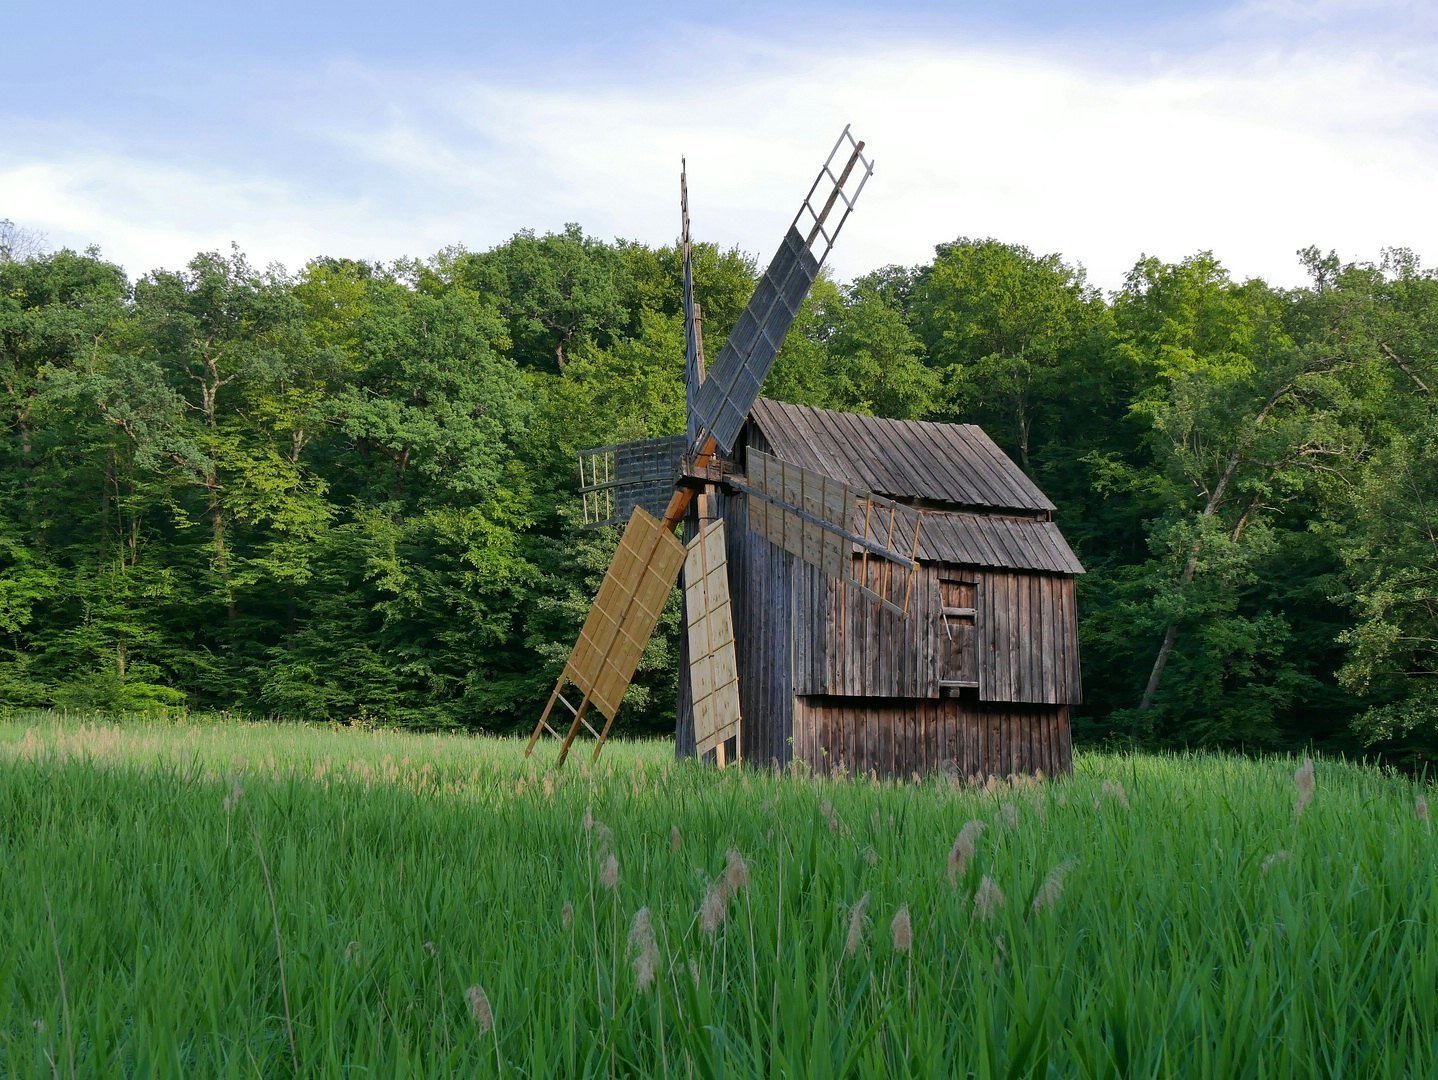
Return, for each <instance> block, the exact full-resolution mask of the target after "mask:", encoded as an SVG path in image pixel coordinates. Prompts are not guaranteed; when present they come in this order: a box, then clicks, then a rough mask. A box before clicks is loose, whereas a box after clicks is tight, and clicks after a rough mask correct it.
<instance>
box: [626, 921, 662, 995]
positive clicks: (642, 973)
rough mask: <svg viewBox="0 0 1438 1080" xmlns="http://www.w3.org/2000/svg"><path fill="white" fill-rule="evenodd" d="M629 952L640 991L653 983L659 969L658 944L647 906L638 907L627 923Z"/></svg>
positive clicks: (635, 980)
mask: <svg viewBox="0 0 1438 1080" xmlns="http://www.w3.org/2000/svg"><path fill="white" fill-rule="evenodd" d="M629 952H630V954H631V955H632V956H633V958H634V983H635V985H636V986H637V987H638V988H639V991H640V993H643V992H644V991H646V990H648V989H649V987H650V986H652V985H653V983H654V973H655V972H656V971H657V970H658V969H659V944H658V942H657V941H655V939H654V923H653V920H652V919H651V918H650V916H649V909H648V908H647V907H642V908H640V909H639V910H638V911H637V912H636V913H635V915H634V921H633V922H632V923H630V924H629Z"/></svg>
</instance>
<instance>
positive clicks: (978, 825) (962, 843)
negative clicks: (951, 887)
mask: <svg viewBox="0 0 1438 1080" xmlns="http://www.w3.org/2000/svg"><path fill="white" fill-rule="evenodd" d="M983 831H984V823H983V822H982V821H970V822H966V823H965V825H964V827H963V828H962V829H960V830H959V835H958V836H957V837H955V838H954V846H953V847H951V848H950V849H949V883H950V884H953V883H954V882H955V881H957V880H958V878H959V875H960V874H962V873H963V872H964V870H965V869H967V868H968V865H969V862H970V861H971V860H972V859H973V857H974V849H975V847H976V846H977V844H978V842H979V834H980V833H982V832H983Z"/></svg>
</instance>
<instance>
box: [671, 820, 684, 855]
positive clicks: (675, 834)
mask: <svg viewBox="0 0 1438 1080" xmlns="http://www.w3.org/2000/svg"><path fill="white" fill-rule="evenodd" d="M682 843H684V838H683V837H682V836H680V835H679V826H678V825H671V826H669V850H670V851H678V850H679V845H681V844H682Z"/></svg>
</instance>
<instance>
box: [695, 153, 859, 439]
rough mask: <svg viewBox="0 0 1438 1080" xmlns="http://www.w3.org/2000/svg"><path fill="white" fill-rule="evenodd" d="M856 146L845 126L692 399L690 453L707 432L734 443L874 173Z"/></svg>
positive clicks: (714, 436)
mask: <svg viewBox="0 0 1438 1080" xmlns="http://www.w3.org/2000/svg"><path fill="white" fill-rule="evenodd" d="M846 143H847V144H848V146H849V148H850V153H849V157H848V159H847V161H846V163H845V165H844V166H843V168H842V170H841V171H840V172H838V173H836V172H834V162H835V159H836V158H837V156H838V154H839V151H840V150H841V149H842V148H843V147H844V146H845V144H846ZM863 150H864V144H863V143H861V142H855V141H854V138H853V136H851V135H850V134H849V129H848V128H847V127H846V128H845V129H844V132H843V134H842V135H840V136H839V141H838V142H836V143H835V144H834V149H833V150H831V151H830V152H829V159H828V160H827V161H825V162H824V167H823V168H822V169H820V170H819V176H818V178H817V179H816V180H815V181H814V185H813V187H811V188H810V189H809V194H808V195H807V196H805V198H804V202H803V204H802V205H801V206H800V207H799V212H798V213H797V214H796V215H795V216H794V222H793V224H791V225H790V226H789V231H788V232H786V233H785V234H784V241H783V243H781V244H780V245H779V250H778V252H777V253H776V254H775V255H774V259H773V261H772V262H771V263H770V264H769V269H768V270H766V271H765V272H764V276H763V277H762V278H760V279H759V285H758V287H757V288H756V289H755V290H754V295H753V296H752V297H751V298H750V300H749V304H748V306H747V307H746V308H745V309H744V313H743V314H742V315H740V316H739V321H738V322H737V323H736V324H735V325H734V329H733V330H732V331H731V332H730V334H729V339H728V340H727V341H725V342H724V347H723V348H722V349H721V350H720V351H719V357H718V359H716V360H715V361H714V365H713V367H712V368H711V369H710V371H709V372H708V375H707V377H706V378H705V380H704V382H703V385H701V386H700V388H699V392H698V393H697V394H696V395H695V397H694V413H695V414H697V416H698V421H699V427H700V429H701V431H700V433H699V435H697V436H695V437H694V438H692V439H691V442H690V449H691V451H697V450H699V449H700V445H699V444H700V443H701V442H702V441H703V437H704V436H706V435H707V436H708V437H710V438H713V440H714V441H715V443H716V444H717V445H718V447H719V449H720V450H721V451H722V452H723V453H726V454H727V453H729V451H730V450H732V449H733V448H734V440H735V439H737V438H738V436H739V429H740V428H742V427H743V426H744V421H745V420H746V419H747V418H748V416H749V409H750V408H751V407H752V406H753V404H754V399H755V398H756V397H758V396H759V387H760V386H762V385H763V383H764V379H765V377H767V376H768V374H769V369H770V368H771V367H773V366H774V357H775V356H776V355H778V352H779V347H780V346H781V345H783V343H784V336H785V335H786V334H787V333H788V332H789V328H790V327H791V326H793V324H794V318H795V316H797V315H798V314H799V307H800V305H801V304H803V302H804V298H805V297H806V296H808V295H809V290H810V288H812V287H813V285H814V280H815V279H816V278H817V277H818V276H819V267H820V266H821V265H823V262H824V259H825V257H827V255H828V254H829V249H830V248H832V247H833V246H834V240H835V239H836V238H837V237H838V235H839V229H840V228H842V227H843V224H844V221H845V220H846V219H847V218H848V216H849V213H850V212H851V211H852V210H853V208H854V203H855V202H857V201H858V198H859V193H860V192H861V191H862V190H863V188H864V184H865V183H866V182H867V180H868V178H869V175H870V174H871V173H872V172H873V171H874V167H873V166H872V165H871V164H870V163H869V162H868V160H867V159H866V158H865V157H864V154H863ZM856 166H858V175H857V178H856V176H855V167H856ZM825 179H828V180H830V181H832V188H831V190H830V191H829V195H828V198H827V200H826V201H825V202H824V204H823V205H822V206H816V205H815V203H814V197H815V195H816V194H817V193H818V191H819V185H820V184H821V183H822V182H823V181H824V180H825ZM850 185H853V190H852V191H849V190H848V188H849V187H850ZM841 203H842V205H843V207H844V210H843V212H842V213H841V214H840V216H839V218H838V220H837V221H835V220H832V213H833V210H834V208H835V206H837V205H839V204H841ZM801 223H802V224H804V225H806V226H807V227H808V230H809V231H808V234H807V236H806V235H805V234H804V233H803V232H801V231H800V225H801Z"/></svg>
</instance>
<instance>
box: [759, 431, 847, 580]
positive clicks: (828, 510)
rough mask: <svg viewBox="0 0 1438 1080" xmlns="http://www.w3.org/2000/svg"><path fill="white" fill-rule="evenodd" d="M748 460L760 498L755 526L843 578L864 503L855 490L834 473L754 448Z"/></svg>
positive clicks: (810, 560) (773, 539) (786, 546)
mask: <svg viewBox="0 0 1438 1080" xmlns="http://www.w3.org/2000/svg"><path fill="white" fill-rule="evenodd" d="M748 464H749V471H748V480H749V483H750V484H751V485H752V486H753V488H754V494H757V495H759V496H760V497H759V498H751V499H750V500H749V527H750V528H751V529H753V530H754V531H755V532H757V533H758V534H759V535H760V536H762V537H763V538H764V539H765V540H768V541H769V542H770V543H771V544H777V545H778V546H779V547H781V548H783V549H784V550H785V551H788V552H790V553H791V554H794V555H797V556H799V558H801V559H803V560H804V561H805V562H807V563H810V564H812V565H814V566H817V567H818V568H819V569H820V570H822V571H823V572H824V573H826V574H828V575H829V576H830V577H842V576H843V575H844V573H845V571H846V570H847V568H848V566H849V562H850V559H849V549H850V547H851V546H852V545H851V544H850V542H849V540H848V539H847V538H846V537H845V536H844V533H845V532H847V530H848V529H849V527H850V526H851V525H852V524H853V521H854V518H855V516H856V513H857V510H858V504H859V500H858V495H857V493H856V492H855V491H854V489H853V488H851V487H850V486H849V485H848V484H845V483H844V482H842V481H840V480H835V479H834V478H833V477H832V476H827V475H825V474H824V473H819V472H814V471H813V470H811V469H805V468H803V467H801V466H799V465H795V464H793V463H792V462H788V461H780V460H779V459H778V458H776V457H771V456H770V455H768V454H765V453H761V452H760V451H757V450H752V449H751V450H750V452H749V455H748ZM763 496H768V498H764V497H763ZM771 500H773V501H771ZM784 504H787V505H784ZM793 508H797V509H799V510H802V511H803V512H804V515H805V516H800V515H799V514H798V513H795V512H794V509H793Z"/></svg>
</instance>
